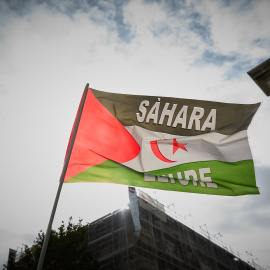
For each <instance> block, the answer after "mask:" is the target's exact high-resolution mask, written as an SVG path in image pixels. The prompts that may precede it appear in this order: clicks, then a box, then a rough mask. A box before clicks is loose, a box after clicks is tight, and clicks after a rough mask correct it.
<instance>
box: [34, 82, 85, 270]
mask: <svg viewBox="0 0 270 270" xmlns="http://www.w3.org/2000/svg"><path fill="white" fill-rule="evenodd" d="M88 87H89V84H86V86H85V89H84V93H83V97H82V101H81V106H80V107H79V111H78V116H77V119H76V122H75V125H74V130H73V134H72V137H71V140H70V145H69V148H68V152H67V155H66V159H65V164H64V167H63V170H62V174H61V177H60V180H59V186H58V190H57V193H56V197H55V201H54V205H53V208H52V212H51V217H50V220H49V224H48V227H47V231H46V235H45V239H44V242H43V245H42V249H41V253H40V256H39V261H38V266H37V270H42V267H43V262H44V258H45V254H46V251H47V247H48V243H49V239H50V234H51V230H52V223H53V219H54V215H55V212H56V207H57V204H58V200H59V197H60V193H61V189H62V186H63V183H64V178H65V175H66V171H67V167H68V163H69V159H70V156H71V152H72V149H73V145H74V141H75V138H76V134H77V130H78V127H79V123H80V119H81V115H82V111H83V107H84V103H85V99H86V95H87V91H88Z"/></svg>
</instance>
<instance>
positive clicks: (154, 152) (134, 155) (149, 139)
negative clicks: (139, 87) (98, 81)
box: [64, 85, 260, 195]
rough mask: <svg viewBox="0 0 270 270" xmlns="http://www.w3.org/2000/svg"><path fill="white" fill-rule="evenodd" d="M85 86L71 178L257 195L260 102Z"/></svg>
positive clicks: (67, 177) (69, 172)
mask: <svg viewBox="0 0 270 270" xmlns="http://www.w3.org/2000/svg"><path fill="white" fill-rule="evenodd" d="M86 91H87V95H86V99H85V103H84V106H83V108H82V115H81V118H80V120H79V126H78V131H77V134H76V137H75V141H74V145H73V148H72V152H71V156H70V160H69V163H68V167H67V171H66V175H65V178H64V182H65V183H75V182H102V183H116V184H123V185H129V186H137V187H144V188H154V189H162V190H171V191H182V192H192V193H204V194H216V195H244V194H258V193H259V191H258V188H257V187H256V180H255V172H254V164H253V160H252V155H251V151H250V147H249V143H248V138H247V128H248V126H249V124H250V122H251V120H252V118H253V116H254V114H255V112H256V111H257V109H258V107H259V106H260V104H259V103H258V104H229V103H220V102H210V101H201V100H191V99H180V98H172V97H153V96H139V95H126V94H115V93H106V92H102V91H98V90H94V89H90V88H88V85H87V87H86ZM80 106H81V105H80Z"/></svg>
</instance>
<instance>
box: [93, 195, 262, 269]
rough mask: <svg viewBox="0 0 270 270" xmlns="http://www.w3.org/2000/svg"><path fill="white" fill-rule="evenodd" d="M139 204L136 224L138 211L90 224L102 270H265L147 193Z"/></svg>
mask: <svg viewBox="0 0 270 270" xmlns="http://www.w3.org/2000/svg"><path fill="white" fill-rule="evenodd" d="M136 203H137V204H138V211H139V215H137V217H136V211H137V210H136V211H135V221H134V213H132V211H133V209H132V208H133V206H132V207H129V208H127V209H124V210H121V211H120V210H117V211H115V212H113V213H111V214H108V215H106V216H104V217H102V218H100V219H98V220H96V221H94V222H92V223H90V224H89V232H90V234H89V243H90V244H91V246H92V247H93V248H94V250H95V251H96V252H97V255H98V260H99V263H100V266H101V267H100V269H101V270H107V269H119V270H135V269H136V270H176V269H177V270H179V269H180V270H181V269H186V270H199V269H203V270H238V269H239V270H240V269H241V270H253V269H261V268H257V267H256V268H255V267H254V266H252V265H250V264H249V263H247V262H245V261H243V260H241V259H240V258H239V257H237V256H235V255H234V254H232V253H230V252H229V251H228V250H227V249H225V248H223V247H221V246H219V245H218V244H216V243H214V242H212V241H210V239H209V238H208V237H207V236H203V235H201V234H199V233H197V232H195V231H194V230H193V229H191V228H189V227H188V226H186V225H184V224H183V223H181V222H179V221H177V220H176V219H174V218H173V217H171V216H169V215H167V214H165V211H164V206H163V205H162V204H160V203H158V202H157V201H155V200H154V199H153V198H152V197H150V196H148V195H147V194H145V193H143V192H142V193H141V194H140V195H139V196H138V197H137V196H136ZM130 205H132V204H130ZM136 218H137V224H136ZM138 223H139V224H138ZM136 227H137V228H136ZM138 228H139V233H138ZM136 230H137V233H135V232H136ZM136 235H137V236H136Z"/></svg>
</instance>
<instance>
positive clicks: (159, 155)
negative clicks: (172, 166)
mask: <svg viewBox="0 0 270 270" xmlns="http://www.w3.org/2000/svg"><path fill="white" fill-rule="evenodd" d="M150 144H151V148H152V151H153V153H154V154H155V156H156V157H157V158H158V159H160V160H161V161H163V162H168V163H173V162H176V161H173V160H169V159H167V158H166V157H164V156H163V155H162V153H161V152H160V150H159V148H158V145H157V141H151V142H150Z"/></svg>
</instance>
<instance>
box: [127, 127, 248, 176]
mask: <svg viewBox="0 0 270 270" xmlns="http://www.w3.org/2000/svg"><path fill="white" fill-rule="evenodd" d="M125 128H126V129H127V130H128V131H129V133H130V134H131V135H132V136H133V137H134V139H135V140H136V141H137V142H138V144H139V145H140V147H141V151H140V153H139V155H138V156H137V157H136V158H135V159H133V160H131V161H128V162H126V163H123V165H125V166H127V167H129V168H131V169H134V170H136V171H139V172H148V171H153V170H158V169H164V168H169V167H173V166H176V165H180V164H185V163H190V162H199V161H212V160H218V161H223V162H237V161H241V160H249V159H252V155H251V151H250V147H249V143H248V138H247V131H246V130H243V131H240V132H238V133H235V134H233V135H223V134H220V133H216V132H211V133H207V134H203V135H197V136H188V137H185V136H175V135H171V134H166V133H161V132H154V131H150V130H147V129H144V128H141V127H138V126H128V127H125ZM174 139H176V142H175V144H176V147H175V149H176V150H175V153H173V147H174V146H173V144H174V141H173V140H174ZM151 141H157V143H156V147H155V149H153V147H151ZM177 145H180V146H181V145H182V148H181V147H180V148H178V147H177ZM185 149H186V151H185ZM169 161H171V162H169Z"/></svg>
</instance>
